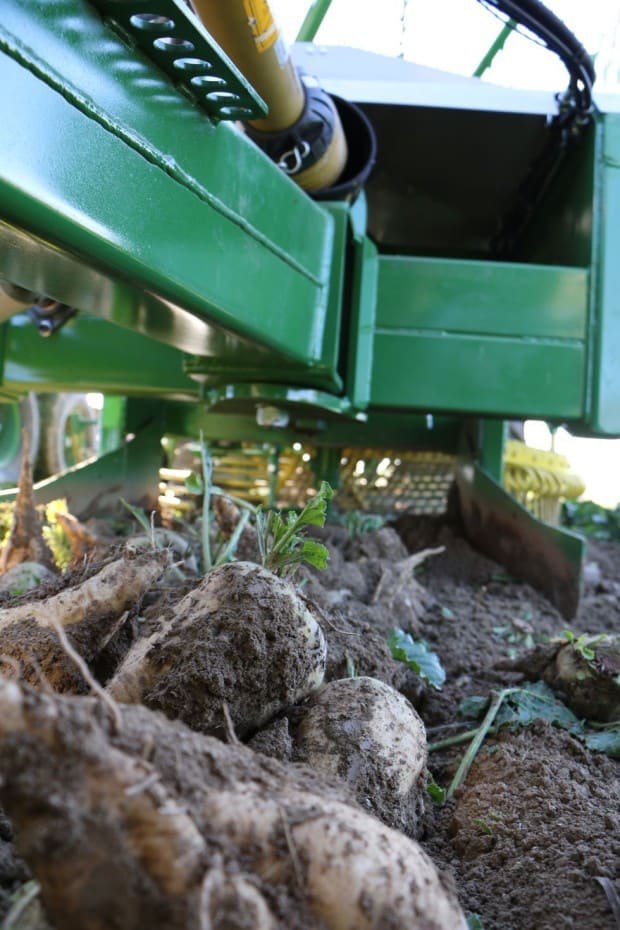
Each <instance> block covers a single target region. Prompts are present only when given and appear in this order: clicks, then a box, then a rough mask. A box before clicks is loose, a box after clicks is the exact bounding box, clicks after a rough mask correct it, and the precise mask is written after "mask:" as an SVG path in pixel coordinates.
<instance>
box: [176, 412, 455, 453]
mask: <svg viewBox="0 0 620 930" xmlns="http://www.w3.org/2000/svg"><path fill="white" fill-rule="evenodd" d="M163 407H164V412H165V429H166V432H167V433H170V434H173V435H179V436H192V437H197V436H198V435H199V434H200V432H201V431H202V432H203V433H204V435H205V437H206V438H207V439H213V440H225V441H230V442H243V441H249V442H266V443H272V444H274V445H292V444H293V443H294V442H297V441H300V442H304V443H307V444H308V445H311V446H317V447H318V446H332V447H333V446H335V447H338V448H340V447H342V446H357V447H367V448H368V447H374V448H389V449H403V450H404V449H426V450H429V451H442V452H456V451H457V448H458V444H459V438H460V435H461V428H462V423H461V420H459V419H456V418H448V417H433V419H432V422H429V420H428V419H427V418H426V417H422V416H416V415H414V414H411V413H393V412H389V413H387V412H386V413H384V412H379V411H376V412H374V413H370V414H369V415H368V419H367V421H366V422H361V421H357V420H355V419H353V418H347V417H343V416H339V417H334V416H330V415H329V414H326V415H325V416H324V417H323V419H322V420H317V419H315V421H314V422H313V423H311V422H310V421H309V420H297V419H296V416H295V414H293V416H292V417H291V423H290V427H289V428H284V429H273V428H265V427H262V426H259V425H258V424H257V422H256V417H253V416H249V415H247V414H238V413H226V414H221V413H213V412H212V411H210V410H209V411H207V410H205V408H204V407H201V406H199V405H197V404H182V403H176V402H170V403H166V404H164V405H163Z"/></svg>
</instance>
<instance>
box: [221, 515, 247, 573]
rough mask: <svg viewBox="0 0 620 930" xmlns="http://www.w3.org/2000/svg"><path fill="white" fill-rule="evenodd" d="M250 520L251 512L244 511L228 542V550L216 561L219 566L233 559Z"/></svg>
mask: <svg viewBox="0 0 620 930" xmlns="http://www.w3.org/2000/svg"><path fill="white" fill-rule="evenodd" d="M249 519H250V511H249V510H244V511H243V513H242V514H241V516H240V517H239V522H238V523H237V525H236V527H235V529H234V531H233V533H232V534H231V537H230V539H229V540H228V543H227V544H226V548H225V549H224V550H223V551H222V552H220V553H219V554H218V557H217V560H216V561H217V564H218V565H223V564H224V562H229V561H230V559H231V558H232V557H233V555H234V554H235V550H236V548H237V544H238V542H239V539H240V537H241V534H242V533H243V530H244V529H245V525H246V523H247V522H248V520H249Z"/></svg>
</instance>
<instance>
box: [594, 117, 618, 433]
mask: <svg viewBox="0 0 620 930" xmlns="http://www.w3.org/2000/svg"><path fill="white" fill-rule="evenodd" d="M599 139H600V144H601V150H602V154H601V157H600V158H599V160H598V170H597V177H596V188H595V194H594V198H595V200H594V212H595V224H596V237H595V244H594V255H593V266H594V268H595V270H596V275H595V279H594V282H593V312H592V336H593V339H592V342H593V359H592V362H593V367H592V381H593V392H592V414H591V425H592V428H593V429H594V431H595V432H596V433H599V434H608V435H616V436H618V435H620V365H619V364H618V360H619V359H620V262H619V261H618V249H619V247H620V209H618V205H620V115H618V114H613V115H612V114H606V116H605V119H604V122H603V125H602V127H601V129H600V133H599Z"/></svg>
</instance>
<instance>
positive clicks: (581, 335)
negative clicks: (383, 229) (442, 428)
mask: <svg viewBox="0 0 620 930" xmlns="http://www.w3.org/2000/svg"><path fill="white" fill-rule="evenodd" d="M587 280H588V275H587V272H586V271H585V270H583V269H572V268H545V267H537V266H522V265H514V266H513V265H509V264H505V263H490V262H475V261H451V260H446V261H443V260H437V259H416V258H399V257H382V258H380V261H379V289H378V304H377V320H376V334H375V345H374V364H373V376H372V391H371V402H372V404H373V405H376V406H391V407H412V408H416V409H422V410H429V411H432V410H444V411H450V410H452V411H458V410H460V411H462V412H464V413H478V414H489V413H490V414H495V415H503V416H512V417H520V416H530V417H548V416H551V417H553V416H557V417H568V418H570V417H573V418H578V417H579V416H581V415H582V414H583V413H584V404H585V347H584V346H585V335H586V319H587V301H588V292H587Z"/></svg>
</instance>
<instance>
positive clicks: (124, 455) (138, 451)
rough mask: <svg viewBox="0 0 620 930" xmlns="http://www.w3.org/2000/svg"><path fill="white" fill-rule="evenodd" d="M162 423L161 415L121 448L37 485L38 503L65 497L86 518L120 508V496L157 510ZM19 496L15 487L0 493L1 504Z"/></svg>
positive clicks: (36, 496)
mask: <svg viewBox="0 0 620 930" xmlns="http://www.w3.org/2000/svg"><path fill="white" fill-rule="evenodd" d="M162 422H163V421H162V419H161V416H160V417H156V418H154V419H153V420H151V421H150V422H149V423H147V424H145V425H144V426H143V427H142V429H140V430H139V432H137V433H136V435H135V437H134V439H133V440H132V441H130V442H126V443H124V444H123V445H122V446H121V447H120V448H119V449H115V450H114V451H113V452H108V453H106V454H105V455H102V456H101V457H100V458H98V459H95V460H94V461H91V462H88V463H85V464H82V465H75V466H74V467H73V468H70V469H68V470H67V471H66V472H63V473H62V474H61V475H59V476H57V477H53V478H47V479H45V481H39V482H37V483H36V484H35V486H34V499H35V503H37V504H46V503H48V502H49V501H53V500H56V499H58V498H65V500H66V501H67V506H68V508H69V510H70V511H71V513H72V514H75V515H76V516H78V517H82V518H83V519H86V518H87V517H90V516H93V515H95V514H99V513H105V512H106V511H108V512H109V511H110V510H114V509H119V507H120V498H121V497H124V498H125V499H126V500H128V501H130V502H131V503H133V504H136V505H138V506H141V507H144V508H145V509H147V510H152V509H155V508H156V506H157V495H158V483H159V468H160V466H161V464H162V446H161V436H162ZM16 493H17V489H16V488H11V489H9V490H7V491H0V501H2V502H5V501H12V500H14V499H15V495H16Z"/></svg>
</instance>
